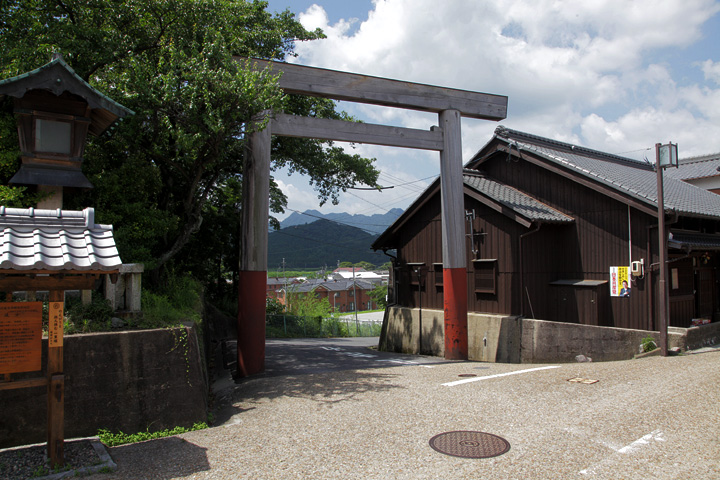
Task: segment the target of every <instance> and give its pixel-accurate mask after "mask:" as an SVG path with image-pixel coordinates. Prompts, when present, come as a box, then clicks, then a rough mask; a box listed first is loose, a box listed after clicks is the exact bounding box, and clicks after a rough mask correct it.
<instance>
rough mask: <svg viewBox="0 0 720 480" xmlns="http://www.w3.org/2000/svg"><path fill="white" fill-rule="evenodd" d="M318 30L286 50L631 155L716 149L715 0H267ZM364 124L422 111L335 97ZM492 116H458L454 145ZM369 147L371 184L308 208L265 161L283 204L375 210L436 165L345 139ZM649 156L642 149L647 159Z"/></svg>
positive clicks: (428, 156) (417, 118)
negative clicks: (497, 102) (426, 87)
mask: <svg viewBox="0 0 720 480" xmlns="http://www.w3.org/2000/svg"><path fill="white" fill-rule="evenodd" d="M286 8H288V9H289V10H290V11H292V12H293V13H295V14H296V18H297V19H298V20H299V21H300V22H301V23H303V25H304V26H305V27H306V28H308V29H314V28H316V27H319V28H322V29H323V31H324V32H325V33H326V35H327V37H328V38H327V39H324V40H321V41H315V42H306V43H301V44H298V45H297V46H296V50H297V53H298V54H299V56H298V57H297V58H295V59H293V60H292V61H293V62H294V63H298V64H302V65H310V66H316V67H322V68H329V69H334V70H343V71H348V72H354V73H361V74H367V75H373V76H380V77H387V78H394V79H398V80H406V81H413V82H418V83H425V84H431V85H438V86H444V87H452V88H461V89H465V90H473V91H479V92H487V93H493V94H500V95H507V96H508V99H509V100H508V116H507V119H505V120H503V121H502V122H500V124H502V125H505V126H507V127H509V128H514V129H517V130H522V131H525V132H528V133H533V134H536V135H541V136H546V137H550V138H553V139H556V140H561V141H565V142H570V143H574V144H578V145H583V146H586V147H589V148H596V149H598V150H602V151H605V152H609V153H615V154H622V155H625V156H628V157H631V158H636V159H642V158H643V156H647V157H648V158H650V157H652V155H654V151H653V150H652V148H653V146H654V145H655V143H658V142H662V143H666V142H668V141H672V142H674V143H678V145H679V151H680V157H688V156H695V155H702V154H707V153H715V152H720V1H714V0H635V1H632V2H628V1H627V0H593V1H592V2H578V1H577V0H572V1H567V0H493V1H466V0H445V1H441V2H438V1H437V0H372V1H368V0H360V1H357V0H352V1H350V0H344V1H334V0H319V1H317V2H312V1H306V0H271V1H269V7H268V10H270V11H272V12H279V11H282V10H285V9H286ZM340 107H341V108H342V109H344V110H347V111H348V112H350V113H351V114H353V115H355V116H357V117H359V118H361V119H362V120H364V121H366V122H368V123H377V124H385V125H393V126H404V127H412V128H421V129H428V128H429V127H430V126H432V125H434V124H436V123H437V117H436V116H435V115H430V114H422V113H417V112H408V111H403V110H396V109H391V108H385V107H372V106H361V105H355V104H348V103H341V104H340ZM497 125H498V124H497V123H494V122H487V121H480V120H467V119H463V139H462V141H463V157H464V160H465V161H466V160H468V159H469V158H470V156H472V155H473V154H474V153H475V152H477V151H478V150H479V149H480V148H482V146H483V145H484V144H485V143H487V141H489V140H490V138H491V136H492V133H493V131H494V129H495V127H496V126H497ZM353 153H360V154H362V155H365V156H368V157H373V158H376V159H377V160H376V166H377V167H378V168H379V169H380V171H381V172H382V173H381V176H380V183H381V184H382V185H388V186H389V185H394V186H395V188H393V189H388V190H384V191H383V192H367V191H362V190H353V191H350V192H348V193H346V194H343V195H342V197H341V201H340V204H339V205H337V206H333V205H326V206H324V207H323V208H319V205H318V200H317V195H316V194H315V193H314V192H313V191H312V189H311V187H310V186H309V185H308V181H307V179H306V178H303V177H301V176H298V175H293V176H288V175H287V173H286V172H283V171H278V172H275V174H274V175H275V179H276V181H278V183H279V184H280V186H281V188H283V191H285V194H286V195H287V196H288V199H289V201H288V211H287V213H286V214H285V215H281V216H280V217H279V218H281V219H282V218H284V217H285V216H286V215H289V214H290V213H292V211H293V210H298V211H304V210H307V209H313V208H314V209H318V210H321V211H325V212H331V211H334V212H340V211H345V212H349V213H363V214H368V215H369V214H373V213H384V212H385V211H387V210H389V209H390V208H393V207H399V208H406V207H407V206H408V205H409V204H410V203H411V202H412V201H413V200H414V199H415V198H416V197H417V196H418V195H419V193H420V192H421V191H422V190H423V189H424V188H425V187H426V186H427V185H428V184H429V183H430V182H431V181H432V179H433V178H434V177H435V176H437V175H438V174H439V158H438V154H437V153H432V152H422V151H415V150H404V149H397V148H389V147H377V146H370V145H356V146H355V149H354V150H353ZM650 159H651V160H654V159H652V158H650Z"/></svg>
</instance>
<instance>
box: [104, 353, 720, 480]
mask: <svg viewBox="0 0 720 480" xmlns="http://www.w3.org/2000/svg"><path fill="white" fill-rule="evenodd" d="M375 341H376V340H375V339H371V340H370V341H369V342H368V341H367V340H366V339H347V340H346V339H339V340H320V339H312V340H273V341H269V342H268V345H267V372H266V373H265V374H262V375H258V376H255V377H251V378H248V379H243V380H240V381H238V382H235V381H232V379H229V377H228V378H225V379H219V382H218V383H216V405H217V407H218V409H217V412H218V426H216V427H214V428H210V429H207V430H202V431H198V432H190V433H187V434H184V435H181V436H179V437H175V438H173V439H165V440H158V441H152V442H144V443H141V444H136V445H130V446H125V447H116V448H112V449H110V454H111V456H112V457H113V459H114V460H115V462H116V463H117V465H118V470H117V472H116V473H114V474H110V475H103V476H98V478H102V479H103V480H111V479H112V480H114V479H138V478H148V479H163V480H166V479H167V480H169V479H175V478H178V479H179V478H183V479H240V478H242V479H306V478H312V479H393V480H399V479H412V480H415V479H613V480H615V479H635V478H653V479H660V480H665V479H695V480H703V479H708V480H709V479H713V480H717V479H720V434H719V433H718V431H719V428H718V425H719V423H720V388H719V386H720V351H718V350H709V351H707V352H706V353H701V354H692V355H684V356H675V357H649V358H644V359H641V360H631V361H624V362H607V363H576V364H554V365H527V364H523V365H517V364H514V365H510V364H488V363H474V362H448V361H445V360H443V359H438V358H433V357H420V356H412V355H401V354H388V353H382V352H377V351H375V350H373V349H371V348H369V346H368V345H372V344H373V343H374V342H375ZM572 379H582V380H584V382H571V381H569V380H572ZM590 382H594V383H590ZM459 431H472V432H484V433H488V434H492V435H496V436H498V437H500V438H502V439H504V440H506V441H507V443H508V444H509V446H510V448H509V450H508V451H507V452H505V453H503V454H501V455H498V456H495V457H492V458H461V457H457V456H450V455H446V454H443V453H440V452H438V451H436V450H434V449H433V448H431V446H430V444H429V442H430V440H431V439H432V438H434V437H435V436H436V435H438V434H442V433H448V432H459Z"/></svg>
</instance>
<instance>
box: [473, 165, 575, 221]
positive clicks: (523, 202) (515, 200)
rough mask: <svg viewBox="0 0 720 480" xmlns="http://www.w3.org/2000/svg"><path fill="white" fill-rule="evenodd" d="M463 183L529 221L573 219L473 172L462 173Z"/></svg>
mask: <svg viewBox="0 0 720 480" xmlns="http://www.w3.org/2000/svg"><path fill="white" fill-rule="evenodd" d="M463 182H464V183H465V185H467V186H468V187H470V188H472V189H474V190H476V191H477V192H480V193H482V194H484V195H486V196H487V197H490V198H492V199H493V200H495V201H497V202H499V203H501V204H502V205H504V206H506V207H508V208H510V209H512V210H513V211H515V212H516V213H518V214H520V215H522V216H523V217H525V218H527V219H528V220H530V221H536V222H544V223H570V222H573V218H572V217H570V216H568V215H565V214H564V213H562V212H560V211H558V210H555V209H554V208H552V207H550V206H548V205H545V204H544V203H542V202H540V201H538V200H536V199H534V198H532V197H531V196H529V195H526V194H524V193H522V192H520V191H519V190H517V189H515V188H513V187H510V186H508V185H505V184H502V183H500V182H498V181H496V180H493V179H491V178H488V177H486V176H485V175H483V174H482V173H480V172H477V171H474V170H465V171H464V172H463Z"/></svg>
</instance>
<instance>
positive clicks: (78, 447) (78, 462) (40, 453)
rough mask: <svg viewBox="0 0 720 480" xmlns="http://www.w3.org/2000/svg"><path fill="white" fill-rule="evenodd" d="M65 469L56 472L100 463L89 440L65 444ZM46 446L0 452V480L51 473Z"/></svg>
mask: <svg viewBox="0 0 720 480" xmlns="http://www.w3.org/2000/svg"><path fill="white" fill-rule="evenodd" d="M64 449H65V450H64V455H65V467H64V468H62V469H60V470H58V472H59V471H66V470H75V469H77V468H81V467H91V466H94V465H98V464H99V463H101V460H100V457H99V456H98V454H97V453H96V451H95V449H94V448H93V446H92V444H91V442H90V440H72V441H67V442H65V447H64ZM46 450H47V446H46V445H34V446H28V447H18V448H10V449H5V450H0V478H2V479H3V480H26V479H28V478H37V477H42V476H46V475H49V474H51V473H53V471H51V470H50V467H49V462H48V461H47V460H46V455H45V452H46Z"/></svg>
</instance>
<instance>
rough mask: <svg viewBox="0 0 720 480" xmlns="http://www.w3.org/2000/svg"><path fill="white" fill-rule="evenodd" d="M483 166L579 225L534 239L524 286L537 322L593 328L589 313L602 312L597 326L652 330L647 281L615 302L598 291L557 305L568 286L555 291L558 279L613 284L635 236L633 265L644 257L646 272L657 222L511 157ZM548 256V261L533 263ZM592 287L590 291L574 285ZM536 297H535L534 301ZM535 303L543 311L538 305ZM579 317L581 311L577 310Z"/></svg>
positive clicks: (529, 241) (549, 228) (528, 243)
mask: <svg viewBox="0 0 720 480" xmlns="http://www.w3.org/2000/svg"><path fill="white" fill-rule="evenodd" d="M483 168H484V169H485V170H486V171H487V172H488V173H489V174H490V176H492V177H494V178H497V179H498V180H500V181H502V182H504V183H507V184H509V185H512V186H514V187H516V188H518V189H519V190H521V191H523V192H526V193H528V194H530V195H532V196H533V197H534V198H536V199H538V200H540V201H541V202H543V203H545V204H547V205H549V206H551V207H553V208H556V209H558V210H560V211H561V212H563V213H566V214H567V215H569V216H571V217H573V218H574V219H575V222H574V224H573V225H563V226H558V225H544V226H543V227H542V228H541V229H540V232H544V233H545V234H544V235H540V234H539V233H540V232H538V234H535V235H529V236H527V237H526V240H525V242H524V245H525V248H526V250H525V251H524V254H525V255H524V257H525V258H526V259H528V260H526V262H525V270H526V272H527V273H526V276H525V286H526V288H527V289H528V292H529V293H530V295H529V296H530V298H531V299H532V301H533V309H534V310H535V316H536V317H537V318H543V319H547V320H560V321H570V322H580V323H589V324H594V323H595V320H594V319H593V318H592V317H593V315H592V314H591V313H590V310H591V309H597V312H598V313H599V315H601V318H598V319H597V324H599V325H608V326H617V327H623V328H636V329H649V330H652V329H653V328H652V327H653V321H652V315H651V305H652V294H651V290H650V289H649V288H648V286H649V285H648V282H647V280H648V279H647V276H646V277H645V278H643V279H637V280H636V281H635V282H633V285H632V295H631V297H629V298H625V297H610V296H609V295H607V296H606V295H604V294H603V293H602V292H601V289H602V288H605V289H606V290H608V291H609V288H610V287H609V285H606V286H605V287H601V289H600V290H598V296H597V298H593V295H591V294H589V293H587V292H585V293H582V292H577V293H576V295H575V296H574V298H573V299H568V300H567V302H570V305H565V306H563V307H562V308H558V302H559V301H561V299H562V298H563V292H562V290H563V289H562V288H557V287H555V288H554V289H551V290H550V291H549V292H550V293H551V294H550V295H548V288H549V287H550V286H549V285H548V284H549V282H550V281H556V280H571V279H572V280H577V279H584V280H607V279H608V278H609V271H610V267H611V266H626V265H629V262H630V260H631V259H630V258H629V256H630V255H629V249H628V241H629V237H630V235H631V236H632V260H640V259H644V261H645V265H646V267H647V266H649V265H650V263H652V261H653V259H652V258H651V257H650V255H649V254H648V251H647V248H648V246H649V243H648V236H649V227H650V226H651V225H655V224H656V222H655V220H654V218H652V217H650V216H649V215H647V214H644V213H642V212H639V211H638V210H635V209H632V208H631V209H630V212H629V215H630V225H631V230H630V232H629V231H628V206H627V204H625V203H621V202H619V201H617V200H614V199H612V198H609V197H607V196H605V195H603V194H601V193H599V192H597V191H595V190H592V189H590V188H587V187H584V186H582V185H580V184H578V183H575V182H573V181H571V180H569V179H568V178H566V177H564V176H561V175H557V174H554V173H552V172H549V171H548V170H546V169H543V168H541V167H538V166H536V165H533V164H531V163H529V162H527V161H525V160H519V161H513V160H511V161H507V154H502V155H497V156H496V157H495V158H493V159H492V160H491V161H489V162H486V163H485V164H484V165H483ZM540 256H544V260H543V263H544V265H543V264H533V263H532V260H529V259H531V258H535V257H540ZM576 288H583V289H584V288H587V287H576ZM536 299H537V300H536ZM536 302H537V304H538V307H535V303H536ZM576 312H577V313H576Z"/></svg>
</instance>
